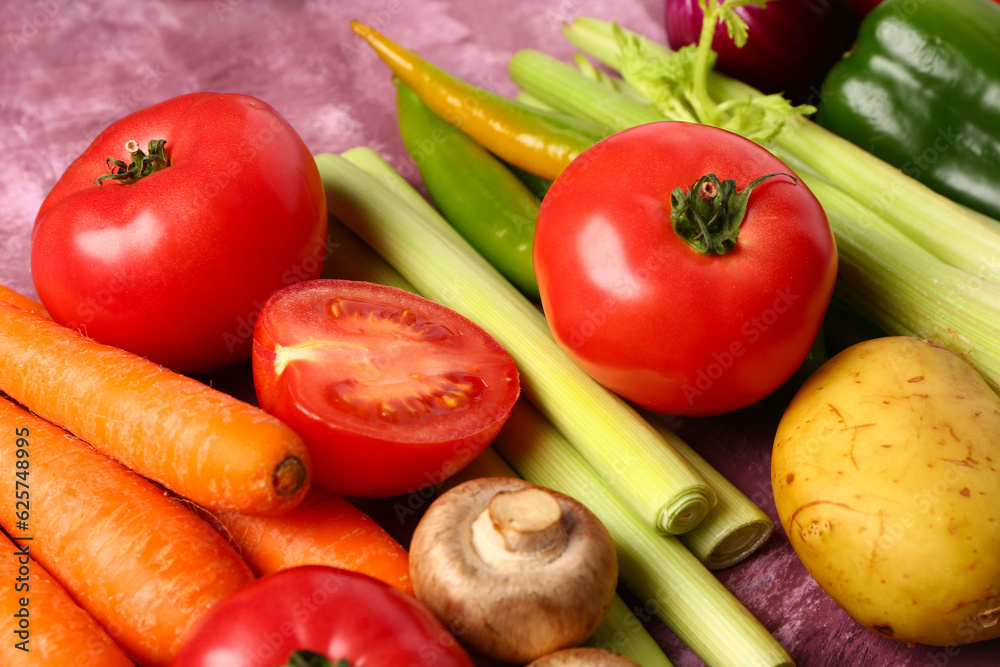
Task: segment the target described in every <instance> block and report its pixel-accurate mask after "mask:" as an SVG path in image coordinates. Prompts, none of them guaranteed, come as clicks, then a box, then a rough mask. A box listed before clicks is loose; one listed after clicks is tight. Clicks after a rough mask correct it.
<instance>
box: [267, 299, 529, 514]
mask: <svg viewBox="0 0 1000 667" xmlns="http://www.w3.org/2000/svg"><path fill="white" fill-rule="evenodd" d="M332 313H336V314H335V315H334V314H332ZM253 376H254V388H255V391H256V393H257V402H258V404H259V405H260V407H261V408H263V409H264V410H266V411H267V412H269V413H271V414H273V415H274V416H276V417H278V418H279V419H281V420H282V421H284V422H285V423H286V424H288V425H289V426H290V427H291V428H292V429H293V430H295V432H296V433H298V434H299V435H300V436H301V437H302V439H303V440H305V442H306V444H307V445H308V446H309V450H310V455H311V457H312V460H313V481H314V483H316V484H318V485H319V486H322V487H324V488H327V489H329V490H331V491H335V492H337V493H342V494H345V495H350V496H361V497H385V496H393V495H399V494H404V493H410V492H413V491H416V490H418V489H421V488H425V487H427V486H430V485H432V484H437V483H438V482H440V481H442V480H443V479H446V478H447V477H450V476H451V475H453V474H454V473H456V472H458V471H459V470H461V469H462V468H464V467H465V465H467V464H468V463H470V462H471V461H472V460H473V459H474V458H475V457H476V456H478V455H479V453H480V452H482V450H483V449H485V448H486V446H487V445H488V444H489V443H490V442H491V441H492V440H493V438H494V437H495V436H496V434H497V433H498V432H499V430H500V428H501V427H502V426H503V424H504V423H505V422H506V420H507V417H508V416H509V415H510V411H511V410H512V409H513V407H514V403H515V401H516V400H517V398H518V396H519V394H520V382H519V375H518V372H517V367H516V366H515V364H514V361H513V360H512V359H511V357H510V355H509V354H508V353H507V351H506V350H505V349H504V348H503V347H502V346H501V345H500V344H499V343H498V342H496V340H495V339H493V338H492V337H491V336H490V335H489V334H487V333H486V332H485V331H483V330H482V329H481V328H480V327H479V326H478V325H476V324H475V323H474V322H472V321H471V320H469V319H468V318H466V317H464V316H462V315H460V314H459V313H456V312H455V311H453V310H451V309H449V308H446V307H444V306H441V305H439V304H437V303H434V302H432V301H430V300H428V299H425V298H423V297H420V296H418V295H415V294H412V293H410V292H406V291H403V290H400V289H397V288H394V287H387V286H385V285H376V284H373V283H365V282H357V281H350V280H330V279H321V280H312V281H306V282H302V283H298V284H295V285H291V286H289V287H286V288H284V289H282V290H281V291H280V292H278V293H277V294H275V295H274V296H273V297H272V298H271V299H270V300H268V302H267V304H266V305H265V306H264V309H263V310H262V311H261V314H260V317H259V319H258V320H257V326H256V329H255V332H254V344H253ZM411 410H412V412H411Z"/></svg>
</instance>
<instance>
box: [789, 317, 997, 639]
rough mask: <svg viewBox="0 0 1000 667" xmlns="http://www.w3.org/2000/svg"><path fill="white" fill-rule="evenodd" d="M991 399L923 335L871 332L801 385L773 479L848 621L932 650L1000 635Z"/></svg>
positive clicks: (809, 560) (808, 560)
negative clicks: (876, 334) (875, 334)
mask: <svg viewBox="0 0 1000 667" xmlns="http://www.w3.org/2000/svg"><path fill="white" fill-rule="evenodd" d="M998 463H1000V398H998V397H997V395H996V394H995V393H994V392H993V390H992V389H991V388H990V387H989V385H987V384H986V382H985V381H984V380H983V379H982V377H981V376H980V375H979V374H978V373H977V372H976V371H975V369H973V368H972V367H971V366H970V365H969V364H968V363H967V362H966V361H965V360H964V359H962V358H961V357H959V356H958V355H956V354H954V353H952V352H950V351H948V350H946V349H945V348H943V347H940V346H938V345H935V344H933V343H931V342H929V341H925V340H920V339H916V338H908V337H903V336H892V337H886V338H877V339H874V340H870V341H865V342H863V343H859V344H857V345H855V346H853V347H851V348H848V349H847V350H844V351H843V352H841V353H840V354H838V355H837V356H835V357H834V358H833V359H831V360H830V361H828V362H827V363H826V364H825V365H823V366H822V367H821V368H820V369H819V370H818V371H817V372H816V373H815V374H814V375H813V376H812V377H811V378H809V380H808V381H807V382H806V383H805V384H804V385H803V386H802V388H801V390H800V391H799V392H798V394H797V395H796V396H795V398H794V400H793V401H792V403H791V405H790V406H789V407H788V409H787V411H786V413H785V415H784V416H783V418H782V420H781V423H780V424H779V426H778V431H777V434H776V436H775V442H774V452H773V457H772V460H771V484H772V487H773V490H774V499H775V503H776V505H777V509H778V516H779V518H780V519H781V525H782V526H783V527H784V529H785V533H786V534H787V535H788V539H789V540H790V541H791V543H792V546H793V547H794V549H795V552H796V553H797V554H798V556H799V558H800V559H801V561H802V563H803V565H805V568H806V569H807V570H808V571H809V573H810V574H811V575H812V576H813V578H814V579H816V581H817V582H818V583H819V585H820V586H822V587H823V589H824V590H825V591H826V592H827V593H828V594H829V595H830V597H832V598H833V599H834V601H836V602H837V604H839V605H840V606H841V607H843V608H844V609H845V610H846V611H847V613H848V614H850V615H851V616H852V617H853V618H854V619H855V620H857V621H858V622H859V623H861V624H862V625H864V626H865V627H867V628H869V629H870V630H872V631H874V632H876V633H878V634H880V635H883V636H885V637H890V638H892V639H896V640H900V641H905V642H912V643H923V644H930V645H934V646H949V645H957V644H968V643H970V642H975V641H981V640H985V639H992V638H994V637H998V636H1000V623H998V622H997V621H998V620H1000V471H998V468H997V464H998Z"/></svg>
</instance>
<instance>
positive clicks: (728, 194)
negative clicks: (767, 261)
mask: <svg viewBox="0 0 1000 667" xmlns="http://www.w3.org/2000/svg"><path fill="white" fill-rule="evenodd" d="M782 175H783V176H788V177H789V178H790V179H792V180H793V181H795V183H796V184H798V180H796V178H795V177H794V176H792V175H791V174H785V173H783V172H781V173H777V174H767V175H766V176H761V177H760V178H758V179H757V180H755V181H753V182H751V183H748V184H747V186H746V187H745V188H743V189H742V190H737V189H736V181H734V180H732V179H726V180H725V181H720V180H719V177H718V176H716V175H715V174H706V175H705V176H702V177H701V178H699V179H698V180H697V181H695V182H694V185H692V186H691V189H690V190H688V191H687V192H685V191H684V188H681V187H677V188H674V191H673V192H672V193H670V207H671V210H670V225H671V226H672V227H673V229H674V233H675V234H677V235H678V236H679V237H681V240H683V241H684V242H685V243H687V244H688V245H689V246H690V247H691V248H692V249H694V250H695V251H696V252H699V253H701V254H703V255H725V254H726V253H727V252H730V251H731V250H733V248H735V247H736V239H737V237H738V236H739V234H740V228H741V226H742V225H743V218H744V216H745V215H746V211H747V201H748V200H749V199H750V193H751V191H753V189H754V188H755V187H757V186H758V185H760V184H761V183H763V182H764V181H766V180H767V179H769V178H771V177H773V176H782Z"/></svg>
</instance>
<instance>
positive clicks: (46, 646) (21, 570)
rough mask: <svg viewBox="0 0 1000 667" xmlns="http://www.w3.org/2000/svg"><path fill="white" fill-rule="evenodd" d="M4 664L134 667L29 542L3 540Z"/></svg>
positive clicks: (0, 650)
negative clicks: (33, 554) (35, 556)
mask: <svg viewBox="0 0 1000 667" xmlns="http://www.w3.org/2000/svg"><path fill="white" fill-rule="evenodd" d="M0 581H2V582H3V585H2V586H0V637H3V638H4V639H3V641H2V642H0V664H2V665H4V667H66V666H67V665H74V666H75V667H133V663H132V660H130V659H129V657H128V656H126V655H125V653H124V652H123V651H122V650H121V649H120V648H119V647H118V645H117V644H115V643H114V641H112V640H111V637H109V636H108V633H107V632H105V631H104V628H102V627H101V626H100V625H98V624H97V621H95V620H94V617H93V616H91V615H90V614H88V613H87V612H86V611H84V610H83V609H82V608H81V607H80V606H79V605H77V604H76V602H74V601H73V598H71V597H70V595H69V593H68V592H67V591H66V589H65V588H63V586H62V584H60V583H59V582H58V581H56V580H55V579H53V578H52V575H50V574H49V573H48V572H47V571H45V569H44V568H43V567H42V566H41V565H39V564H38V563H36V562H35V561H34V559H33V558H31V542H30V541H23V542H20V543H19V544H18V545H16V546H15V545H14V543H13V542H11V541H10V538H9V537H7V536H6V535H0Z"/></svg>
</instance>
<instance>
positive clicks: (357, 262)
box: [323, 217, 718, 667]
mask: <svg viewBox="0 0 1000 667" xmlns="http://www.w3.org/2000/svg"><path fill="white" fill-rule="evenodd" d="M327 238H328V240H329V244H330V245H329V248H330V253H329V254H328V256H327V261H326V263H324V265H323V277H324V278H341V279H345V280H363V281H366V282H375V283H380V284H382V285H392V286H393V287H398V288H400V289H404V290H407V291H409V292H413V291H415V290H414V289H413V286H412V285H411V284H410V283H409V282H408V281H407V280H406V279H405V278H403V276H402V275H400V274H399V272H398V271H396V269H394V268H392V266H390V265H389V264H388V263H387V262H386V261H385V260H384V259H382V258H381V257H379V256H378V254H377V253H375V251H373V250H372V249H371V248H370V247H369V246H368V245H366V244H365V243H364V241H362V240H361V239H360V238H358V237H357V235H355V234H354V233H353V232H352V231H351V230H350V229H348V228H347V227H346V226H344V224H343V223H342V222H340V221H339V220H337V219H336V218H333V217H331V218H330V224H329V226H328V231H327ZM524 406H525V401H524V399H521V400H519V401H518V402H517V404H516V405H515V407H514V409H515V410H516V411H521V410H524V409H528V408H525V407H524ZM675 444H677V443H675ZM684 446H685V447H687V445H686V444H684ZM688 449H690V447H688ZM715 474H716V475H718V473H715ZM478 477H517V473H516V472H515V471H514V469H513V468H511V467H510V465H509V464H508V463H507V462H506V461H505V460H504V459H503V458H502V457H501V456H500V455H499V454H498V453H497V451H496V449H494V448H493V447H487V448H486V449H485V450H483V452H482V453H481V454H480V455H479V456H477V457H476V458H475V459H474V460H473V461H472V462H471V463H470V464H469V465H467V466H466V467H465V468H463V469H462V470H460V471H458V472H457V473H455V474H454V475H452V476H451V477H449V478H447V479H446V480H444V481H443V482H441V483H440V484H438V485H437V487H435V489H434V491H435V493H437V494H441V493H444V492H445V491H446V490H448V489H450V488H452V487H455V486H458V485H459V484H461V483H463V482H466V481H468V480H470V479H476V478H478ZM588 643H589V644H591V645H597V646H601V647H602V648H606V649H608V650H610V651H614V652H616V653H620V654H622V655H625V656H628V657H629V658H632V659H633V660H635V661H636V662H638V663H639V664H640V665H643V667H671V664H670V661H669V660H668V659H667V656H666V655H665V654H664V653H663V649H662V648H660V645H659V644H657V643H656V640H655V639H653V637H652V636H651V635H650V634H649V632H648V631H647V630H646V628H645V627H644V626H643V625H642V623H641V622H640V621H639V620H638V619H637V618H636V617H635V614H633V613H632V611H631V610H630V609H629V607H628V605H627V604H626V603H625V601H624V600H622V598H621V596H619V595H615V597H614V600H613V601H612V604H611V609H610V610H609V611H608V615H607V617H606V618H605V619H604V621H603V622H602V623H601V625H600V627H599V628H598V629H597V630H596V631H595V633H594V635H593V636H592V637H591V638H590V639H589V640H588Z"/></svg>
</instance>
